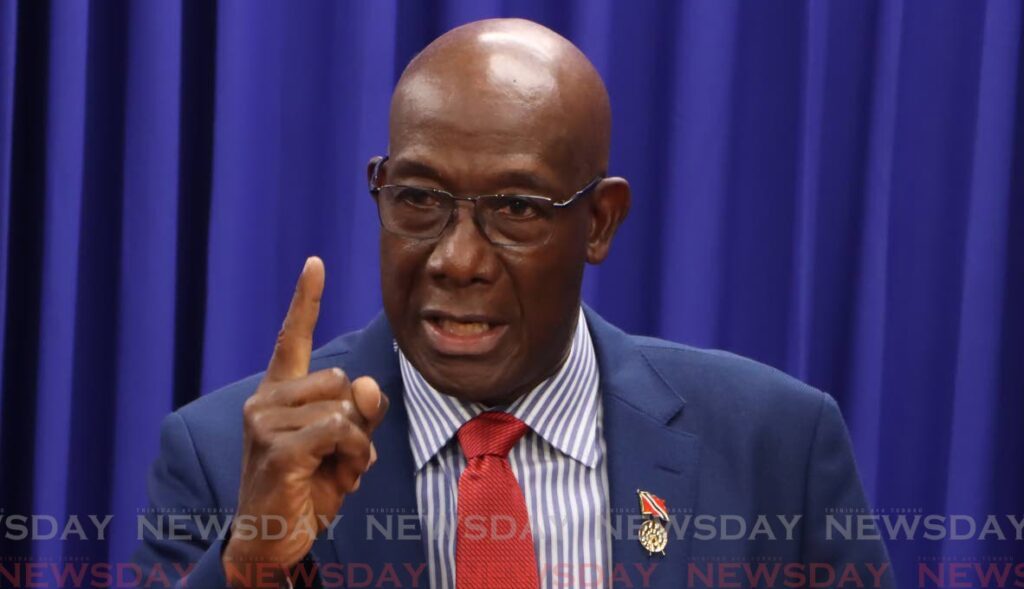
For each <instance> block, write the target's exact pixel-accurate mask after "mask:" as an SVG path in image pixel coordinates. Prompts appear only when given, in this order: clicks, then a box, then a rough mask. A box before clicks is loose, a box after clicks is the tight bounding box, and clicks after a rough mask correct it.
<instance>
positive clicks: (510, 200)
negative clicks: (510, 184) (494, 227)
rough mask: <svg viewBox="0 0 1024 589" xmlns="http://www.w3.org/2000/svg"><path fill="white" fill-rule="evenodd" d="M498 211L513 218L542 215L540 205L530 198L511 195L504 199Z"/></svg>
mask: <svg viewBox="0 0 1024 589" xmlns="http://www.w3.org/2000/svg"><path fill="white" fill-rule="evenodd" d="M498 212H499V213H501V214H503V215H505V216H506V217H511V218H513V219H532V218H534V217H537V216H539V215H540V207H538V206H537V205H536V204H535V203H533V202H532V201H530V199H527V198H519V197H515V196H510V197H506V198H504V199H502V202H501V206H500V207H499V209H498Z"/></svg>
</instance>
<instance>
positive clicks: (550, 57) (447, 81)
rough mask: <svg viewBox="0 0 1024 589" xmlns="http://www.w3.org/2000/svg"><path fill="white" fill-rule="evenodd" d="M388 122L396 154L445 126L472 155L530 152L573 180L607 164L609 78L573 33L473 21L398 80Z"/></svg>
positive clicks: (447, 35)
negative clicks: (568, 36) (567, 35)
mask: <svg viewBox="0 0 1024 589" xmlns="http://www.w3.org/2000/svg"><path fill="white" fill-rule="evenodd" d="M390 123H391V130H390V131H391V132H390V143H391V153H395V151H396V149H400V148H402V147H403V146H405V145H410V144H412V143H416V144H422V142H423V140H425V139H428V137H427V135H429V134H434V135H435V136H438V135H437V134H438V133H440V134H441V135H443V136H444V141H445V142H450V141H453V140H454V141H458V142H461V143H463V144H464V145H465V146H466V149H467V150H468V151H471V152H473V153H479V152H480V151H481V149H483V151H489V150H492V149H494V148H498V149H506V150H508V151H509V153H507V154H506V155H508V156H510V157H512V158H523V159H526V158H527V157H528V155H529V154H528V152H532V154H533V155H534V156H536V157H543V158H545V159H547V160H548V161H547V162H546V163H547V165H548V166H550V167H552V168H554V169H552V170H551V173H552V174H553V175H554V174H557V175H559V176H561V177H562V178H564V179H565V180H566V182H568V185H572V184H577V183H579V182H582V181H585V180H586V179H589V178H590V177H593V176H594V175H595V174H597V173H599V172H600V173H603V172H604V171H605V170H606V168H607V166H608V150H609V140H610V125H611V113H610V107H609V101H608V93H607V91H606V89H605V86H604V83H603V82H602V81H601V77H600V76H599V75H598V73H597V71H596V70H595V69H594V66H593V65H592V64H591V63H590V61H589V60H588V59H587V57H586V56H585V55H583V53H582V52H580V50H579V49H577V48H576V46H574V45H573V44H572V43H570V42H569V41H568V40H567V39H565V38H564V37H562V36H561V35H559V34H558V33H555V32H554V31H552V30H550V29H548V28H546V27H544V26H541V25H539V24H537V23H534V22H530V21H527V20H521V19H491V20H483V21H477V22H473V23H469V24H467V25H463V26H461V27H458V28H456V29H453V30H451V31H449V32H448V33H445V34H444V35H442V36H441V37H440V38H438V39H437V40H435V41H434V42H433V43H431V44H430V45H429V46H427V47H426V48H425V49H424V50H423V51H422V52H421V53H420V54H419V55H417V56H416V58H415V59H413V60H412V61H411V62H410V63H409V65H408V67H407V68H406V69H405V71H404V72H403V74H402V77H401V79H400V80H399V82H398V86H397V87H396V89H395V93H394V96H393V98H392V103H391V121H390Z"/></svg>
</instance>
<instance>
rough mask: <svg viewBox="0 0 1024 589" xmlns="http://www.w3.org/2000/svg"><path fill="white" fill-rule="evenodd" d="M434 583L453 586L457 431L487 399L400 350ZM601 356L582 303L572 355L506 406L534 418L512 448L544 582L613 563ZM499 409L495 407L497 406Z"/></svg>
mask: <svg viewBox="0 0 1024 589" xmlns="http://www.w3.org/2000/svg"><path fill="white" fill-rule="evenodd" d="M399 363H400V365H401V370H402V379H403V384H404V386H405V399H406V405H407V407H408V412H409V443H410V444H411V446H412V454H413V458H414V460H415V463H416V500H417V504H418V508H419V515H420V523H421V525H422V534H423V541H424V548H425V553H426V556H427V571H428V573H427V574H428V575H429V577H430V586H431V587H433V588H435V589H442V588H454V587H455V530H456V508H457V505H456V500H457V499H458V494H459V485H458V483H459V476H460V475H461V474H462V471H463V469H465V468H466V458H465V456H463V454H462V451H461V449H460V448H459V444H458V441H457V440H456V439H455V432H456V431H458V429H459V427H461V426H462V424H464V423H466V422H467V421H469V420H470V419H472V418H473V417H475V416H477V415H479V414H480V413H481V412H483V411H485V410H487V408H485V407H484V406H483V405H480V404H475V403H463V402H461V401H459V400H458V399H455V398H454V397H451V396H448V395H444V394H441V393H439V392H438V391H437V390H436V389H434V388H433V387H432V386H431V385H430V384H429V383H427V381H426V380H425V379H424V378H423V376H422V375H420V373H419V372H418V371H417V370H416V369H415V368H414V367H413V366H412V364H411V363H410V362H409V361H408V360H407V359H406V357H405V355H404V354H402V353H401V350H399ZM598 391H599V382H598V370H597V359H596V356H595V354H594V347H593V344H592V343H591V340H590V332H589V330H588V328H587V322H586V318H585V317H584V315H583V312H582V310H580V313H579V321H578V323H577V326H576V332H575V334H574V336H573V341H572V347H571V349H570V351H569V356H568V358H567V359H566V361H565V363H564V364H563V365H562V367H561V368H560V369H559V370H558V372H556V373H555V374H554V375H553V376H551V377H550V378H548V379H547V380H545V381H544V382H542V383H541V384H539V385H537V387H535V388H534V389H533V390H532V391H530V392H529V393H528V394H526V395H524V396H523V397H521V398H519V399H518V400H516V401H515V402H514V403H512V404H511V405H509V406H507V407H503V408H500V410H502V411H506V412H508V413H511V414H512V415H514V416H515V417H517V418H519V419H520V420H522V421H523V422H525V423H526V425H528V426H529V428H530V429H529V431H528V432H527V433H526V435H524V436H523V438H522V439H520V440H519V441H518V442H517V443H516V445H515V446H514V447H513V448H512V450H511V452H510V453H509V463H510V465H511V467H512V472H513V474H514V475H515V477H516V481H518V482H519V486H520V488H521V489H522V491H523V496H524V497H525V498H526V508H527V511H528V513H529V518H530V526H531V531H532V534H533V543H534V551H535V554H536V557H537V567H538V574H539V577H540V582H541V587H544V588H556V587H583V586H586V587H604V586H605V584H606V582H607V575H608V573H609V572H610V569H609V568H608V566H609V563H611V542H610V537H609V528H608V526H607V523H606V518H607V516H608V469H607V463H606V459H605V457H606V452H605V445H604V437H603V435H602V426H601V399H600V394H599V392H598ZM492 409H493V408H492Z"/></svg>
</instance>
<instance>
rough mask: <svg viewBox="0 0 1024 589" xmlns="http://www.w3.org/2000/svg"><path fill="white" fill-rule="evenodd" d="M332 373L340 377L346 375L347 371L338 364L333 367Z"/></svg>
mask: <svg viewBox="0 0 1024 589" xmlns="http://www.w3.org/2000/svg"><path fill="white" fill-rule="evenodd" d="M331 373H332V374H334V376H337V377H338V378H341V377H343V376H345V373H344V372H343V371H342V370H341V368H338V367H337V366H335V367H334V368H331Z"/></svg>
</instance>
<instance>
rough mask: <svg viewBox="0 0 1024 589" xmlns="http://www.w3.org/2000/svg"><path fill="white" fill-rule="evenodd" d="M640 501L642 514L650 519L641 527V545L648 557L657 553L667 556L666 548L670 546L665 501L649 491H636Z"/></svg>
mask: <svg viewBox="0 0 1024 589" xmlns="http://www.w3.org/2000/svg"><path fill="white" fill-rule="evenodd" d="M636 494H637V497H638V498H639V499H640V513H641V514H642V515H644V516H647V518H648V519H645V520H644V523H643V524H642V525H641V526H640V545H641V546H643V547H644V550H646V551H647V555H648V556H653V555H654V554H655V553H658V554H661V555H662V556H665V546H667V545H668V531H666V530H665V524H667V523H668V508H667V507H666V506H665V500H664V499H662V498H661V497H658V496H657V495H654V494H652V493H651V492H649V491H641V490H640V489H637V490H636Z"/></svg>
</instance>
